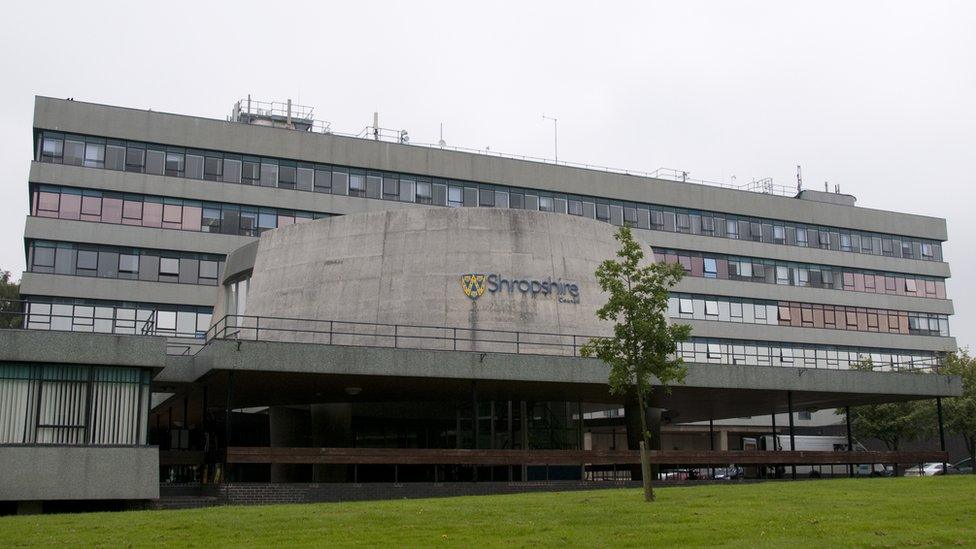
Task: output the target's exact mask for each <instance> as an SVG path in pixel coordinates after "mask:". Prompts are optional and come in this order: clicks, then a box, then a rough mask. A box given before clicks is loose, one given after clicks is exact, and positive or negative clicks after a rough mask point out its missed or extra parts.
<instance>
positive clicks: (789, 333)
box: [675, 319, 956, 352]
mask: <svg viewBox="0 0 976 549" xmlns="http://www.w3.org/2000/svg"><path fill="white" fill-rule="evenodd" d="M675 321H676V322H680V323H682V324H688V325H689V326H691V328H692V330H691V335H692V337H715V338H721V339H746V340H758V341H778V342H783V343H800V344H803V343H809V344H818V345H846V346H851V347H872V348H879V349H899V350H905V351H945V352H951V351H955V350H956V338H954V337H939V336H923V335H905V334H887V333H881V332H855V331H850V330H828V329H825V328H797V327H794V326H777V325H769V324H745V323H742V322H718V321H709V320H691V319H675Z"/></svg>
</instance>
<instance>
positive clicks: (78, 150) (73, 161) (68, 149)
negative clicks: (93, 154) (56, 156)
mask: <svg viewBox="0 0 976 549" xmlns="http://www.w3.org/2000/svg"><path fill="white" fill-rule="evenodd" d="M61 161H62V162H63V163H64V164H68V165H71V166H82V165H84V163H85V142H84V141H72V140H70V139H66V140H65V141H64V156H63V158H62V160H61Z"/></svg>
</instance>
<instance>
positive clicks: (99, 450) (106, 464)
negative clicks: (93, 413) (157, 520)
mask: <svg viewBox="0 0 976 549" xmlns="http://www.w3.org/2000/svg"><path fill="white" fill-rule="evenodd" d="M0 471H3V474H0V500H8V501H24V500H98V499H156V498H158V497H159V449H158V448H157V447H155V446H141V447H104V446H0Z"/></svg>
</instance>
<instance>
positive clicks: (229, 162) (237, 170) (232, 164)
mask: <svg viewBox="0 0 976 549" xmlns="http://www.w3.org/2000/svg"><path fill="white" fill-rule="evenodd" d="M241 170H242V164H241V161H240V160H236V159H233V158H225V159H224V172H223V176H222V177H221V181H226V182H228V183H240V182H241Z"/></svg>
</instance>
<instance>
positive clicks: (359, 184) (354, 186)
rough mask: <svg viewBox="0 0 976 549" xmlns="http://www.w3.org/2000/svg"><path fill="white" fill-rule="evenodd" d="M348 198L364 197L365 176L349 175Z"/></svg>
mask: <svg viewBox="0 0 976 549" xmlns="http://www.w3.org/2000/svg"><path fill="white" fill-rule="evenodd" d="M349 196H362V197H364V196H366V176H364V175H362V174H358V173H351V174H349Z"/></svg>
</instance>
